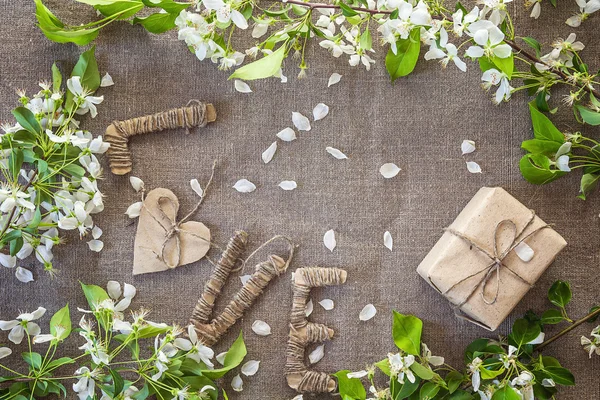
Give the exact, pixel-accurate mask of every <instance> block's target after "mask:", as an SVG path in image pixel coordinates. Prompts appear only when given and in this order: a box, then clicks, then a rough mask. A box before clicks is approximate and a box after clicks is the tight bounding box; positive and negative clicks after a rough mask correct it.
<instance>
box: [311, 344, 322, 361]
mask: <svg viewBox="0 0 600 400" xmlns="http://www.w3.org/2000/svg"><path fill="white" fill-rule="evenodd" d="M323 356H325V345H324V344H322V345H320V346H317V348H316V349H314V350H313V351H311V352H310V354H309V355H308V361H310V363H311V364H316V363H318V362H319V361H321V359H322V358H323Z"/></svg>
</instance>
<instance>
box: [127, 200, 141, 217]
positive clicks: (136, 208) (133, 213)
mask: <svg viewBox="0 0 600 400" xmlns="http://www.w3.org/2000/svg"><path fill="white" fill-rule="evenodd" d="M141 211H142V202H141V201H138V202H137V203H133V204H132V205H130V206H129V207H127V211H125V214H127V216H128V217H129V218H137V217H139V216H140V212H141Z"/></svg>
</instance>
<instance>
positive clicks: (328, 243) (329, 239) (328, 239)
mask: <svg viewBox="0 0 600 400" xmlns="http://www.w3.org/2000/svg"><path fill="white" fill-rule="evenodd" d="M323 243H324V244H325V247H327V248H328V249H329V251H332V252H333V249H335V246H336V245H337V242H336V241H335V232H334V231H333V229H330V230H328V231H327V232H325V235H324V236H323Z"/></svg>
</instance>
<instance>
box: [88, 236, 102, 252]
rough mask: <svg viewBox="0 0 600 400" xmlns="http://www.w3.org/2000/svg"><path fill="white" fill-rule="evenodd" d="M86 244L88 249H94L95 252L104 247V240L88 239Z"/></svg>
mask: <svg viewBox="0 0 600 400" xmlns="http://www.w3.org/2000/svg"><path fill="white" fill-rule="evenodd" d="M87 244H88V246H89V248H90V250H91V251H95V252H96V253H99V252H100V251H102V249H103V248H104V242H103V241H102V240H97V239H94V240H90V241H89V242H87Z"/></svg>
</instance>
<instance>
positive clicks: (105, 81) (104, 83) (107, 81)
mask: <svg viewBox="0 0 600 400" xmlns="http://www.w3.org/2000/svg"><path fill="white" fill-rule="evenodd" d="M114 84H115V82H114V81H113V78H112V76H110V74H109V73H108V72H107V73H106V75H104V76H103V77H102V80H101V81H100V87H108V86H112V85H114Z"/></svg>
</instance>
